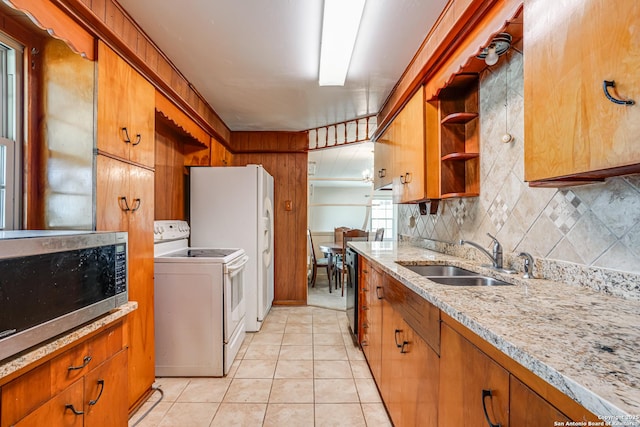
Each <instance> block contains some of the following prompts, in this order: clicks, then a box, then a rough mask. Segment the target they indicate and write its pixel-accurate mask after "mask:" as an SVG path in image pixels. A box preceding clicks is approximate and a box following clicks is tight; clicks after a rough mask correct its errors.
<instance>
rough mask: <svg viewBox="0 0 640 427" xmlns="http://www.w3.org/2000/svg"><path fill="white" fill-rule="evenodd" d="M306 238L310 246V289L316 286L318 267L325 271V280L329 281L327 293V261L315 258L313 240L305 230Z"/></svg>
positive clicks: (309, 232) (328, 277)
mask: <svg viewBox="0 0 640 427" xmlns="http://www.w3.org/2000/svg"><path fill="white" fill-rule="evenodd" d="M307 237H308V240H309V246H311V278H310V279H309V282H310V283H311V287H312V288H314V287H315V286H316V277H317V275H318V267H320V268H326V269H327V279H328V280H329V292H331V273H330V271H329V260H328V259H327V258H317V257H316V250H315V248H314V247H313V238H312V237H311V231H310V230H309V229H307Z"/></svg>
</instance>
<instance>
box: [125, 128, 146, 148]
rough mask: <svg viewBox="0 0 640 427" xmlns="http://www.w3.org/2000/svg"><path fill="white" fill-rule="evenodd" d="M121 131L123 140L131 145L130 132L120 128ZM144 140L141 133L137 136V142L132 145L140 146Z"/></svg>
mask: <svg viewBox="0 0 640 427" xmlns="http://www.w3.org/2000/svg"><path fill="white" fill-rule="evenodd" d="M120 130H121V131H122V140H123V141H124V143H125V144H131V138H129V131H128V130H127V128H126V127H123V128H120ZM141 140H142V135H140V134H139V133H137V134H136V142H134V143H133V144H131V145H138V144H140V141H141Z"/></svg>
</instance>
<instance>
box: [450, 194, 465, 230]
mask: <svg viewBox="0 0 640 427" xmlns="http://www.w3.org/2000/svg"><path fill="white" fill-rule="evenodd" d="M451 205H452V206H451V212H452V214H453V218H455V220H456V222H457V223H458V225H460V226H462V224H464V220H465V218H466V217H467V206H466V205H465V203H464V201H463V200H462V199H457V200H455V201H454V202H453V203H452V204H451Z"/></svg>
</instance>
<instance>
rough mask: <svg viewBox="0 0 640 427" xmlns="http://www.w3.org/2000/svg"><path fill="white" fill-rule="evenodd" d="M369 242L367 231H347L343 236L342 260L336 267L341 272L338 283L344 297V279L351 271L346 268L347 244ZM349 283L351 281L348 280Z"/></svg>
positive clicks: (355, 229)
mask: <svg viewBox="0 0 640 427" xmlns="http://www.w3.org/2000/svg"><path fill="white" fill-rule="evenodd" d="M368 240H369V232H368V231H365V230H359V229H357V228H354V229H351V230H347V231H345V232H344V233H343V235H342V260H341V261H339V264H338V265H337V266H336V270H340V278H339V280H338V281H336V286H337V283H338V282H339V283H340V287H341V288H342V295H343V296H344V279H345V275H347V274H349V269H348V268H347V266H346V263H345V262H344V260H345V254H346V253H347V242H349V241H365V242H366V241H368ZM347 281H349V280H347Z"/></svg>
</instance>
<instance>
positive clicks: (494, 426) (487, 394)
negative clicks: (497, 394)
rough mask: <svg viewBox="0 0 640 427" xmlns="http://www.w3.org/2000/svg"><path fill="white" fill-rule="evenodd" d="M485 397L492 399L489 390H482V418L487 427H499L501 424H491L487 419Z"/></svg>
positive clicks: (489, 419)
mask: <svg viewBox="0 0 640 427" xmlns="http://www.w3.org/2000/svg"><path fill="white" fill-rule="evenodd" d="M487 397H493V394H492V393H491V390H482V409H484V416H485V418H486V419H487V423H488V424H489V427H501V424H493V423H492V422H491V418H489V413H488V412H487V402H486V398H487Z"/></svg>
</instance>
